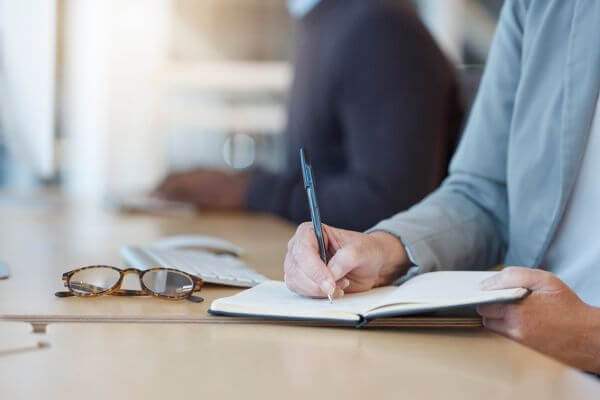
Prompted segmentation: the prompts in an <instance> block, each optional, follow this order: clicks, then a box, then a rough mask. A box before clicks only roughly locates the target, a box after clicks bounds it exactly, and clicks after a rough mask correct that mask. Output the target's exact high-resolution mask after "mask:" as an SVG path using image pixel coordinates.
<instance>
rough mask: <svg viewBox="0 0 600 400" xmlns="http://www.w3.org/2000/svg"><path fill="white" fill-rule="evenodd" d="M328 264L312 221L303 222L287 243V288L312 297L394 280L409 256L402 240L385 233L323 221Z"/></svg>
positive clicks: (404, 267)
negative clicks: (327, 223)
mask: <svg viewBox="0 0 600 400" xmlns="http://www.w3.org/2000/svg"><path fill="white" fill-rule="evenodd" d="M323 239H324V241H325V248H326V249H327V252H328V254H329V255H330V260H329V264H328V265H325V264H324V263H323V261H322V260H321V258H320V257H319V245H318V243H317V239H316V237H315V233H314V230H313V227H312V224H310V223H303V224H301V225H300V226H299V227H298V230H297V231H296V234H295V235H294V236H293V237H292V239H291V240H290V241H289V243H288V252H287V255H286V258H285V262H284V271H285V282H286V284H287V286H288V288H289V289H290V290H292V291H294V292H296V293H298V294H301V295H303V296H309V297H327V296H328V295H333V296H334V297H339V296H342V295H343V294H344V293H345V292H346V293H348V292H350V293H352V292H361V291H366V290H369V289H372V288H374V287H377V286H381V285H385V284H388V283H391V282H392V281H393V280H394V279H396V278H397V277H398V276H400V275H402V274H403V273H405V272H406V270H407V269H408V265H409V262H408V257H407V255H406V252H405V251H404V247H403V246H402V243H401V242H400V240H398V239H397V238H396V237H394V236H392V235H390V234H387V233H384V232H375V233H370V234H365V233H359V232H353V231H348V230H344V229H338V228H333V227H330V226H327V225H325V224H323Z"/></svg>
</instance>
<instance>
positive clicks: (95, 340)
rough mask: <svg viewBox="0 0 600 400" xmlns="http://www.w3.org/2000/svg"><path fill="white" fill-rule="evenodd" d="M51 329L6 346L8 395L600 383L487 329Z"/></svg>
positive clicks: (491, 395) (507, 391)
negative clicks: (28, 347) (22, 345)
mask: <svg viewBox="0 0 600 400" xmlns="http://www.w3.org/2000/svg"><path fill="white" fill-rule="evenodd" d="M7 324H8V325H10V324H9V323H4V324H1V323H0V336H3V334H2V332H3V331H5V330H6V329H7V327H6V325H7ZM11 324H17V323H11ZM17 325H19V326H20V327H21V328H22V326H21V325H20V324H17ZM8 328H10V329H13V330H14V329H15V328H14V327H8ZM21 330H22V329H19V331H21ZM43 337H44V340H45V341H47V342H48V343H49V346H48V347H47V348H44V349H40V350H37V351H26V352H21V353H14V354H11V355H8V356H1V355H0V377H1V378H0V380H1V381H2V385H0V397H1V398H3V399H11V400H18V399H34V398H37V397H39V395H40V394H42V393H43V394H44V396H45V398H49V399H60V400H70V399H76V400H81V399H86V400H96V399H97V400H106V399H110V398H126V396H129V397H130V398H138V399H157V400H158V399H160V400H164V399H183V398H200V399H234V398H235V399H237V398H249V399H254V398H264V399H276V400H280V399H286V400H288V399H392V398H393V399H398V398H407V399H442V398H443V399H447V400H451V399H457V400H458V399H460V400H464V399H487V400H495V399H503V400H504V399H528V400H530V399H547V400H551V399H578V400H582V399H597V398H598V393H599V391H600V384H598V382H596V381H595V379H594V378H591V377H589V376H585V375H583V374H581V373H579V372H577V371H575V370H572V369H569V368H565V367H563V366H562V365H560V364H559V363H557V362H554V361H552V360H549V359H547V358H545V357H542V356H540V355H538V354H537V353H535V352H533V351H531V350H528V349H525V348H523V347H522V346H519V345H517V344H515V343H513V342H510V341H508V340H505V339H503V338H501V337H499V336H496V335H492V334H490V333H487V332H485V331H483V330H479V331H463V332H460V331H424V330H413V331H395V332H392V331H361V330H356V329H343V330H340V329H331V328H324V329H316V328H296V327H278V328H276V329H273V327H269V326H236V327H233V326H217V325H171V324H168V325H164V324H163V325H153V324H150V325H125V324H85V325H78V324H69V325H50V326H49V328H48V333H47V335H43Z"/></svg>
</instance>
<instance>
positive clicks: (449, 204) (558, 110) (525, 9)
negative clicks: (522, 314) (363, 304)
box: [374, 0, 600, 306]
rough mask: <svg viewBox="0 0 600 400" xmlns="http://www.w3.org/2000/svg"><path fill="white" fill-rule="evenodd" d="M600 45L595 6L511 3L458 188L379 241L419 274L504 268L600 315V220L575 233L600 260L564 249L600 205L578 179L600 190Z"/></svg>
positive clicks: (455, 172)
mask: <svg viewBox="0 0 600 400" xmlns="http://www.w3.org/2000/svg"><path fill="white" fill-rule="evenodd" d="M599 36H600V1H598V0H571V1H564V0H506V1H505V3H504V9H503V11H502V17H501V18H500V23H499V25H498V28H497V31H496V36H495V39H494V44H493V46H492V50H491V52H490V56H489V59H488V63H487V67H486V71H485V74H484V76H483V80H482V82H481V87H480V89H479V93H478V95H477V100H476V101H475V104H474V106H473V110H472V112H471V115H470V117H469V122H468V124H467V127H466V129H465V132H464V134H463V138H462V140H461V143H460V146H459V148H458V150H457V152H456V154H455V156H454V159H453V160H452V164H451V166H450V176H449V177H448V178H447V179H446V181H445V182H444V184H443V185H442V187H441V188H439V189H438V190H437V191H436V192H434V193H433V194H431V195H430V196H429V197H428V198H427V199H425V200H424V201H423V202H421V203H420V204H418V205H417V206H415V207H413V208H411V209H410V210H408V211H407V212H404V213H400V214H398V215H396V216H394V217H392V218H390V219H388V220H386V221H383V222H381V223H380V224H379V225H378V226H376V227H375V228H374V229H376V230H383V231H387V232H390V233H392V234H394V235H396V236H398V237H400V238H401V239H402V240H403V242H404V243H405V244H406V245H407V246H408V247H409V248H410V250H411V253H412V258H413V260H414V262H415V264H417V265H418V266H419V268H420V271H421V272H426V271H432V270H440V269H446V270H447V269H457V270H458V269H469V268H471V269H472V268H477V267H480V268H484V267H486V266H491V265H494V264H497V263H500V262H504V263H505V264H507V265H521V266H530V267H540V268H544V269H548V270H549V271H551V272H554V273H556V274H557V275H558V276H559V277H560V278H562V279H563V280H565V281H566V282H567V283H568V284H569V285H570V286H571V287H572V288H573V289H574V290H575V291H576V292H577V294H579V295H580V296H581V297H582V298H583V299H585V301H587V302H589V303H591V304H592V305H595V306H600V259H596V258H597V257H598V253H597V246H598V244H596V243H594V240H595V239H596V238H597V237H598V226H597V221H598V220H597V219H593V218H592V217H591V214H590V216H589V218H588V219H587V221H586V223H587V226H581V227H579V226H578V227H577V229H576V231H577V235H579V234H581V233H584V234H587V236H588V237H589V241H586V244H588V245H589V246H590V249H589V251H592V252H593V251H596V253H595V254H591V255H590V256H589V257H588V258H587V259H586V260H583V259H581V260H579V259H577V260H576V259H575V258H574V257H575V256H574V255H573V253H569V254H568V253H566V252H565V253H564V255H563V252H562V251H560V249H561V248H563V247H564V246H562V245H561V244H560V243H562V241H564V240H567V241H574V240H578V237H579V236H573V237H571V238H565V237H564V235H571V233H570V231H571V229H570V228H569V226H570V225H571V224H572V222H571V221H570V220H571V216H570V214H571V213H570V212H569V208H570V207H578V204H576V203H577V202H578V201H579V200H578V198H579V197H580V195H581V194H585V197H586V199H587V198H588V197H589V198H591V199H592V200H585V203H586V204H588V205H586V206H585V207H586V208H589V207H590V206H589V204H590V201H591V202H594V199H595V198H596V197H594V196H596V194H593V193H596V192H593V190H596V189H595V188H588V189H585V190H589V193H592V194H587V193H579V191H580V190H583V188H579V187H578V186H577V179H578V178H579V177H581V174H580V171H581V170H582V168H583V173H584V174H587V173H588V172H591V174H592V175H593V176H592V178H586V176H585V175H584V176H583V178H582V179H584V183H583V184H584V185H598V183H597V182H598V180H597V179H596V176H597V173H595V174H594V172H595V171H596V170H597V168H598V165H597V164H594V162H595V160H594V157H597V156H598V152H597V151H593V149H594V148H596V149H597V147H595V146H597V144H596V143H597V142H595V141H596V140H597V136H594V135H590V133H591V132H592V131H594V129H598V128H597V126H598V125H597V124H598V122H596V124H595V125H594V117H595V116H596V107H597V104H598V94H599V90H600V73H599V71H600V46H598V43H597V42H598V37H599ZM596 118H597V117H596ZM593 125H594V126H593ZM596 133H597V132H596ZM587 150H589V152H587V154H586V151H587ZM390 151H391V150H390ZM585 156H588V157H591V159H590V160H589V162H591V163H592V164H590V166H588V165H583V164H584V158H585ZM587 162H588V161H585V163H587ZM590 168H591V170H590ZM573 195H574V196H576V197H573ZM590 196H591V197H590ZM571 199H574V201H570V200H571ZM574 202H575V203H574ZM596 204H597V200H596V201H595V204H594V207H597V205H596ZM579 211H583V212H584V213H585V212H586V211H589V212H590V213H591V212H592V211H593V212H595V213H597V210H595V209H594V210H591V209H588V210H579ZM579 211H578V212H579ZM581 218H585V217H581ZM578 221H581V219H580V218H576V219H575V220H574V222H573V223H575V224H577V225H581V222H579V223H578ZM561 225H562V226H561ZM596 242H597V239H596ZM557 246H560V248H559V247H557ZM592 246H595V248H592ZM573 250H575V251H577V250H581V248H580V247H578V248H577V249H573ZM577 257H579V256H577ZM580 261H582V262H580Z"/></svg>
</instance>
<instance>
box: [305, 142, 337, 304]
mask: <svg viewBox="0 0 600 400" xmlns="http://www.w3.org/2000/svg"><path fill="white" fill-rule="evenodd" d="M300 166H301V168H302V178H303V180H304V189H305V190H306V196H307V197H308V207H309V208H310V219H311V220H312V224H313V228H314V231H315V236H316V237H317V242H318V243H319V255H320V256H321V260H323V262H324V263H325V265H327V262H328V260H327V250H326V249H325V241H324V240H323V229H322V227H321V215H320V214H319V204H318V203H317V193H316V191H315V179H314V177H313V173H312V165H311V164H310V159H309V158H308V154H307V153H306V150H304V148H303V147H302V148H300ZM327 297H328V298H329V301H330V302H333V297H332V295H331V293H327Z"/></svg>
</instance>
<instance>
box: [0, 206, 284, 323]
mask: <svg viewBox="0 0 600 400" xmlns="http://www.w3.org/2000/svg"><path fill="white" fill-rule="evenodd" d="M0 221H2V222H1V223H0V238H1V240H0V257H1V258H2V259H3V260H4V261H6V262H7V264H8V265H10V267H11V277H10V279H8V280H0V316H58V317H61V316H78V315H88V316H104V315H114V316H139V315H144V316H152V317H169V318H177V317H181V318H186V317H197V316H198V315H203V316H204V315H206V310H207V309H208V307H209V305H210V302H211V301H212V299H214V298H215V297H216V296H219V297H222V296H226V295H231V294H234V293H236V292H238V291H239V290H238V289H232V288H223V287H217V286H212V285H206V286H205V287H204V288H203V289H202V292H201V295H202V296H203V297H204V298H205V299H206V301H205V302H203V303H199V304H196V303H191V302H187V301H181V302H169V301H162V300H157V299H154V298H146V297H138V298H120V297H116V296H105V297H99V298H87V299H86V298H74V297H72V298H57V297H55V296H54V293H55V292H56V291H60V290H64V287H63V284H62V281H61V275H62V273H63V272H66V271H68V270H71V269H74V268H76V267H79V266H85V265H96V264H108V265H115V266H122V265H123V262H122V260H121V259H120V257H119V249H120V247H121V246H122V245H123V244H151V243H152V242H154V241H155V240H157V239H159V238H161V237H165V236H169V235H176V234H188V233H189V234H204V235H213V236H218V237H221V238H223V239H226V240H229V241H231V242H233V243H235V244H237V245H238V246H241V247H242V248H245V249H246V250H247V252H246V253H247V254H246V255H245V256H244V257H243V258H244V260H245V261H246V262H247V263H248V264H249V265H251V266H252V267H254V268H255V269H256V270H257V271H259V272H261V273H262V274H264V275H266V276H267V277H269V278H271V279H283V270H282V265H283V259H284V257H285V251H286V243H287V241H288V240H289V238H290V237H291V236H292V234H293V233H294V227H293V226H292V225H290V224H288V223H286V222H284V221H282V220H280V219H277V218H273V217H268V216H260V215H243V214H199V215H198V216H191V217H190V216H187V217H183V216H182V217H161V216H147V215H140V214H119V213H114V212H113V213H111V212H107V211H99V210H98V209H81V208H78V207H77V208H70V207H68V205H67V204H63V203H62V202H56V203H51V206H47V207H46V206H41V205H36V206H34V207H19V206H10V207H6V206H4V207H0ZM126 279H136V278H135V277H134V276H131V277H128V278H126Z"/></svg>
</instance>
